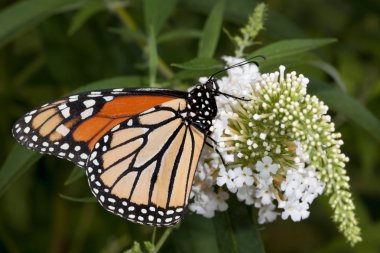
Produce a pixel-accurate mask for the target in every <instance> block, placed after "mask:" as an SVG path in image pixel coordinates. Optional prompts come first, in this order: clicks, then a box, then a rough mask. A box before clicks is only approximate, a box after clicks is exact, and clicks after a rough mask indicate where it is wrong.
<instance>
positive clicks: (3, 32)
mask: <svg viewBox="0 0 380 253" xmlns="http://www.w3.org/2000/svg"><path fill="white" fill-rule="evenodd" d="M73 2H75V0H25V1H18V2H16V3H14V4H13V5H11V6H10V7H8V8H6V9H5V10H3V11H2V12H0V47H2V46H3V45H4V44H6V43H8V42H9V41H10V40H12V39H13V38H15V37H16V36H18V35H20V34H21V33H23V32H25V31H27V30H28V29H31V28H32V27H34V26H36V25H37V24H39V23H40V22H42V21H43V20H44V19H46V18H48V17H49V16H50V15H52V14H53V13H54V12H55V11H56V10H57V9H59V8H62V7H64V6H65V5H69V4H72V3H73Z"/></svg>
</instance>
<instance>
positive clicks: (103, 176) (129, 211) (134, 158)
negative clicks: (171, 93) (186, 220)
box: [86, 99, 205, 226]
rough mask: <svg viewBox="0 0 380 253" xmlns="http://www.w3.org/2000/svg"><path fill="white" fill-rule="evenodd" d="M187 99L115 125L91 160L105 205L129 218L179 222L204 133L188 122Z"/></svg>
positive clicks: (92, 179) (90, 172)
mask: <svg viewBox="0 0 380 253" xmlns="http://www.w3.org/2000/svg"><path fill="white" fill-rule="evenodd" d="M186 106H187V105H186V101H185V99H175V100H171V101H168V102H165V103H163V104H161V105H158V106H156V107H154V108H151V109H149V110H147V111H144V112H143V113H141V114H138V115H136V116H134V117H131V118H129V119H127V120H125V121H123V122H122V123H120V124H118V125H116V126H115V127H113V128H112V129H111V130H110V131H109V132H107V133H106V134H105V135H104V136H103V137H102V138H100V139H99V141H98V142H97V143H96V144H95V147H94V150H93V152H92V153H91V155H90V158H89V160H88V162H87V166H86V167H87V170H86V172H87V176H88V181H89V185H90V188H91V190H92V192H93V194H94V195H95V196H96V198H97V199H98V201H99V202H100V204H101V205H102V206H103V207H104V208H105V209H107V210H109V211H110V212H112V213H114V214H117V215H119V216H121V217H124V218H126V219H128V220H131V221H134V222H138V223H143V224H148V225H155V226H169V225H173V224H175V223H177V222H178V221H179V220H180V218H181V217H182V215H183V212H184V208H185V206H186V205H187V201H188V198H189V194H190V189H191V185H192V181H193V176H194V173H195V169H196V166H197V163H198V160H199V156H200V154H201V150H202V147H203V144H204V142H205V134H204V133H203V132H201V131H200V130H198V129H197V128H196V127H194V126H193V125H191V124H187V123H186V121H185V120H184V117H186V113H187V112H186Z"/></svg>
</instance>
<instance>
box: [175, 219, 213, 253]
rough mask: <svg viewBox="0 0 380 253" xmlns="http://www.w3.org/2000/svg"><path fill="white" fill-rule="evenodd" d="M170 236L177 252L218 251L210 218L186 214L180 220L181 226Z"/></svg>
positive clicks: (210, 252) (208, 252)
mask: <svg viewBox="0 0 380 253" xmlns="http://www.w3.org/2000/svg"><path fill="white" fill-rule="evenodd" d="M171 237H172V240H171V241H173V242H174V243H175V245H176V249H177V252H181V253H193V252H207V253H218V252H219V251H218V246H217V242H216V240H215V239H216V238H215V229H214V226H213V223H212V220H211V219H207V218H204V217H201V216H199V215H197V214H194V213H193V214H190V215H187V216H186V218H185V219H184V220H183V221H182V222H181V227H180V228H179V229H178V230H177V231H174V233H172V235H171ZM184 238H186V240H184Z"/></svg>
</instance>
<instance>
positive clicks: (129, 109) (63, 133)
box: [12, 89, 187, 167]
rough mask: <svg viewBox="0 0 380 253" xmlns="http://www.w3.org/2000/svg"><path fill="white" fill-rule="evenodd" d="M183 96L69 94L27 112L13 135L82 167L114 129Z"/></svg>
mask: <svg viewBox="0 0 380 253" xmlns="http://www.w3.org/2000/svg"><path fill="white" fill-rule="evenodd" d="M186 95H187V93H183V92H177V91H170V90H165V89H113V90H101V91H92V92H88V93H82V94H77V95H72V96H69V97H65V98H62V99H59V100H57V101H55V102H52V103H49V104H46V105H43V106H41V107H39V108H37V109H36V110H33V111H31V112H29V113H27V114H26V115H25V116H24V117H22V118H20V119H19V120H18V121H17V122H16V124H15V125H14V127H13V129H12V133H13V135H14V137H15V138H16V139H17V141H18V142H19V143H20V144H22V145H23V146H25V147H27V148H30V149H32V150H35V151H38V152H40V153H45V154H52V155H55V156H58V157H60V158H65V159H67V160H69V161H72V162H74V163H76V164H77V165H78V166H81V167H83V166H84V165H85V164H86V161H87V158H88V156H89V154H90V152H91V150H92V149H93V148H94V145H95V143H96V142H97V141H98V140H99V138H100V137H101V136H103V135H104V134H105V133H107V132H108V131H109V130H110V129H112V128H113V127H114V126H116V125H117V124H119V123H121V122H123V121H125V120H127V119H129V118H130V117H132V116H134V115H136V114H139V113H141V112H143V111H145V110H147V109H149V108H152V107H154V106H157V105H160V104H162V103H164V102H167V101H170V100H173V99H176V98H178V97H185V96H186Z"/></svg>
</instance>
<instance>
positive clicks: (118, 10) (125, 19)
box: [112, 5, 174, 78]
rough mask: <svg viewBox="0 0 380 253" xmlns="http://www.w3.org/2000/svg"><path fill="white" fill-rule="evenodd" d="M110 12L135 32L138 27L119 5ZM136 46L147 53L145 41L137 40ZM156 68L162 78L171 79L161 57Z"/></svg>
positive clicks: (158, 58)
mask: <svg viewBox="0 0 380 253" xmlns="http://www.w3.org/2000/svg"><path fill="white" fill-rule="evenodd" d="M112 10H113V11H114V12H115V13H116V14H117V15H118V16H119V18H120V20H121V21H122V22H123V24H124V25H125V27H126V28H127V29H129V30H131V31H132V32H137V31H138V27H137V25H136V22H135V21H134V20H133V18H132V17H131V16H130V15H129V13H128V12H127V11H126V10H125V9H124V8H123V6H121V5H114V6H113V8H112ZM137 44H138V45H139V46H140V47H141V49H142V50H143V51H144V53H146V54H147V53H149V52H148V49H147V47H146V44H147V43H146V41H145V40H138V41H137ZM157 67H158V70H159V71H160V72H161V74H162V75H163V76H165V77H166V78H171V77H173V75H174V74H173V71H171V69H170V68H169V66H168V65H167V64H166V63H165V62H164V61H163V60H162V59H161V57H159V56H158V57H157Z"/></svg>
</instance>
